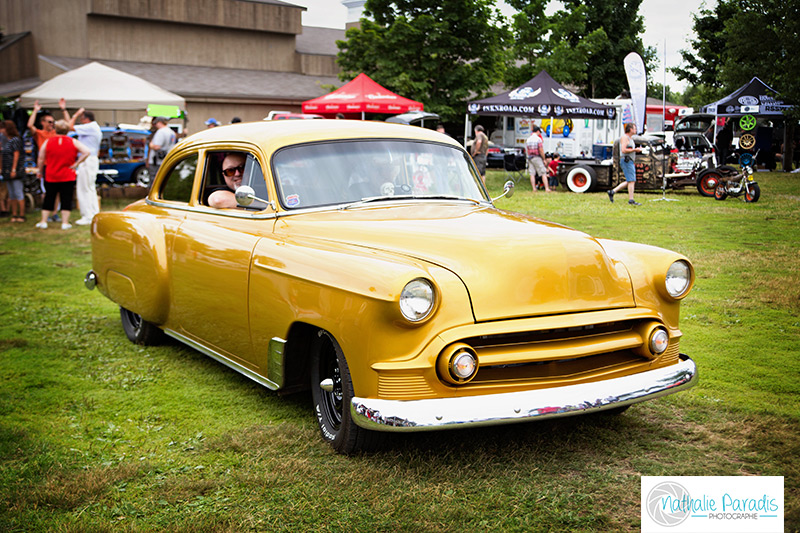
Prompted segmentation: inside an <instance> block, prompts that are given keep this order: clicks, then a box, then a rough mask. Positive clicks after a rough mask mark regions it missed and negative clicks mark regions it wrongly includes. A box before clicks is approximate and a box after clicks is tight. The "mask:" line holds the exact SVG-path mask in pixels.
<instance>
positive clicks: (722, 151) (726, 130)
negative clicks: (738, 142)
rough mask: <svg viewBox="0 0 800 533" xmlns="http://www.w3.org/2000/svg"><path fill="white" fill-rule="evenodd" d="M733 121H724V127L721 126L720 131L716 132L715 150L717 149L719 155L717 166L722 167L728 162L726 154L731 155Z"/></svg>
mask: <svg viewBox="0 0 800 533" xmlns="http://www.w3.org/2000/svg"><path fill="white" fill-rule="evenodd" d="M732 122H733V119H730V118H729V119H727V120H726V121H725V125H724V126H722V129H721V130H719V132H717V144H716V145H715V148H716V149H717V154H718V155H719V160H718V161H717V166H722V165H724V164H725V162H726V161H727V160H728V154H730V153H731V142H733V124H732Z"/></svg>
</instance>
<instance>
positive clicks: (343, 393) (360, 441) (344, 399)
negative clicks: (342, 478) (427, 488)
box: [311, 330, 382, 455]
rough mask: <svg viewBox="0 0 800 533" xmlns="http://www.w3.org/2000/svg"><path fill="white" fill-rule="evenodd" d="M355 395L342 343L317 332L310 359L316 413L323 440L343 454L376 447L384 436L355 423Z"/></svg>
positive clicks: (312, 394) (312, 393)
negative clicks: (340, 345) (341, 346)
mask: <svg viewBox="0 0 800 533" xmlns="http://www.w3.org/2000/svg"><path fill="white" fill-rule="evenodd" d="M323 387H325V388H323ZM353 396H354V393H353V380H352V378H351V377H350V369H349V367H348V366H347V360H346V359H345V357H344V353H343V352H342V349H341V348H340V347H339V343H338V342H336V340H335V339H334V338H333V337H332V336H331V335H330V334H329V333H328V332H326V331H323V330H320V331H318V332H317V338H316V339H315V342H314V346H313V347H312V361H311V397H312V399H313V401H314V414H315V415H316V417H317V423H318V424H319V430H320V434H321V435H322V438H323V440H325V441H326V442H328V443H329V444H330V445H331V447H333V449H334V450H336V451H337V452H338V453H341V454H344V455H352V454H355V453H358V452H361V451H368V450H371V449H374V448H375V447H376V446H377V445H378V444H379V442H380V440H381V437H382V435H381V434H380V433H376V432H373V431H368V430H366V429H364V428H361V427H359V426H358V425H356V423H355V422H353V419H352V417H351V415H350V404H351V402H352V400H353Z"/></svg>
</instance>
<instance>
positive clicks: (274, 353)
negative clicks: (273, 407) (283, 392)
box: [267, 337, 286, 389]
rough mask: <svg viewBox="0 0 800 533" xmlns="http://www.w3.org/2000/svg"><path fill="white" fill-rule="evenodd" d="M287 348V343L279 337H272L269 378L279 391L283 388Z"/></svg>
mask: <svg viewBox="0 0 800 533" xmlns="http://www.w3.org/2000/svg"><path fill="white" fill-rule="evenodd" d="M285 346H286V341H285V340H283V339H280V338H278V337H272V338H271V339H270V340H269V350H268V356H267V357H269V359H268V360H267V377H268V378H269V381H270V382H272V383H274V384H275V385H276V386H277V387H278V388H279V389H282V388H283V378H284V373H283V368H284V354H285V353H286V352H285Z"/></svg>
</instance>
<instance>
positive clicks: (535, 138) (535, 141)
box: [525, 124, 550, 192]
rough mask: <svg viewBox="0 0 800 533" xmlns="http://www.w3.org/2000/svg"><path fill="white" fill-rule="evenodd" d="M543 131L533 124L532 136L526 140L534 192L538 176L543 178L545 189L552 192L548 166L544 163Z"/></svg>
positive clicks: (529, 170)
mask: <svg viewBox="0 0 800 533" xmlns="http://www.w3.org/2000/svg"><path fill="white" fill-rule="evenodd" d="M541 131H542V129H541V128H540V127H539V126H537V125H536V124H534V125H533V126H531V136H530V137H528V140H527V141H525V152H526V153H527V156H528V172H529V173H530V175H531V187H532V188H533V192H536V181H537V179H536V178H537V176H538V177H539V178H541V180H542V184H543V185H544V190H545V191H547V192H550V184H549V183H548V180H547V168H546V167H545V165H544V139H542V135H541Z"/></svg>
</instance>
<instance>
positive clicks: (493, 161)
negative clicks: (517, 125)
mask: <svg viewBox="0 0 800 533" xmlns="http://www.w3.org/2000/svg"><path fill="white" fill-rule="evenodd" d="M474 142H475V139H471V140H469V141H467V151H469V152H471V151H472V144H473V143H474ZM521 152H522V150H521V149H519V148H503V147H502V146H500V145H498V144H496V143H494V142H492V141H489V149H488V150H487V151H486V167H487V168H503V161H504V160H505V156H506V154H508V153H521Z"/></svg>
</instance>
